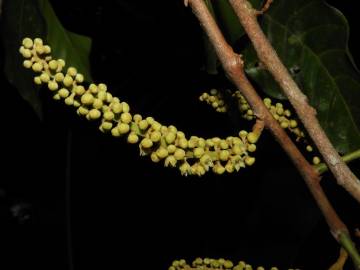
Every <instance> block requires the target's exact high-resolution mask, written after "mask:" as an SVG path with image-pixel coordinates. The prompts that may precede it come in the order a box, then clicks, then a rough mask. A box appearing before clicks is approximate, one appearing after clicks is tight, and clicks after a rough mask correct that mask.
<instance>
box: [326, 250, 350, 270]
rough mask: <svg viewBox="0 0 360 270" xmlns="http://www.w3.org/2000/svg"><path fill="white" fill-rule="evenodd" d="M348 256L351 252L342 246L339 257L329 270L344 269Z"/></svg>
mask: <svg viewBox="0 0 360 270" xmlns="http://www.w3.org/2000/svg"><path fill="white" fill-rule="evenodd" d="M348 257H349V254H348V253H347V252H346V250H345V249H344V248H343V247H341V248H340V253H339V257H338V259H337V260H336V262H335V263H334V264H333V265H332V266H330V268H329V270H343V268H344V265H345V263H346V260H347V258H348Z"/></svg>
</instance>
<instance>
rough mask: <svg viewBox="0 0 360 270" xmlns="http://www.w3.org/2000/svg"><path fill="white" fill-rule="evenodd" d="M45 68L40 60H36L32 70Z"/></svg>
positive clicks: (36, 70) (39, 70) (38, 70)
mask: <svg viewBox="0 0 360 270" xmlns="http://www.w3.org/2000/svg"><path fill="white" fill-rule="evenodd" d="M43 68H44V67H43V65H42V64H41V63H38V62H36V63H34V64H33V65H32V70H33V71H35V72H41V71H42V70H43Z"/></svg>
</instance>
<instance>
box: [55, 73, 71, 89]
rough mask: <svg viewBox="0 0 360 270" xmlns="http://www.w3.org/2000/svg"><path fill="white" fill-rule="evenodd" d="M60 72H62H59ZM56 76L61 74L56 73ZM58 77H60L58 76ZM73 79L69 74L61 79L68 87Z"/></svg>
mask: <svg viewBox="0 0 360 270" xmlns="http://www.w3.org/2000/svg"><path fill="white" fill-rule="evenodd" d="M60 74H62V73H60ZM58 76H61V75H58ZM59 78H60V77H59ZM73 82H74V80H73V78H72V77H71V76H69V75H66V76H65V77H64V79H63V84H64V85H65V86H66V87H70V86H71V85H72V84H73Z"/></svg>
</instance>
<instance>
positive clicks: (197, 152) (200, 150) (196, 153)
mask: <svg viewBox="0 0 360 270" xmlns="http://www.w3.org/2000/svg"><path fill="white" fill-rule="evenodd" d="M204 153H205V151H204V148H201V147H196V148H195V149H194V156H195V157H196V158H201V156H202V155H204Z"/></svg>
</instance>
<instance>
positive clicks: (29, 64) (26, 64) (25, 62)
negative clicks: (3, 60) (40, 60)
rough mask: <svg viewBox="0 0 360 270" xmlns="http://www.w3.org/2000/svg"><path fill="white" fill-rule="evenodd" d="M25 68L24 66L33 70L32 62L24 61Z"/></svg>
mask: <svg viewBox="0 0 360 270" xmlns="http://www.w3.org/2000/svg"><path fill="white" fill-rule="evenodd" d="M23 66H24V68H31V67H32V62H31V61H30V60H24V62H23Z"/></svg>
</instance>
